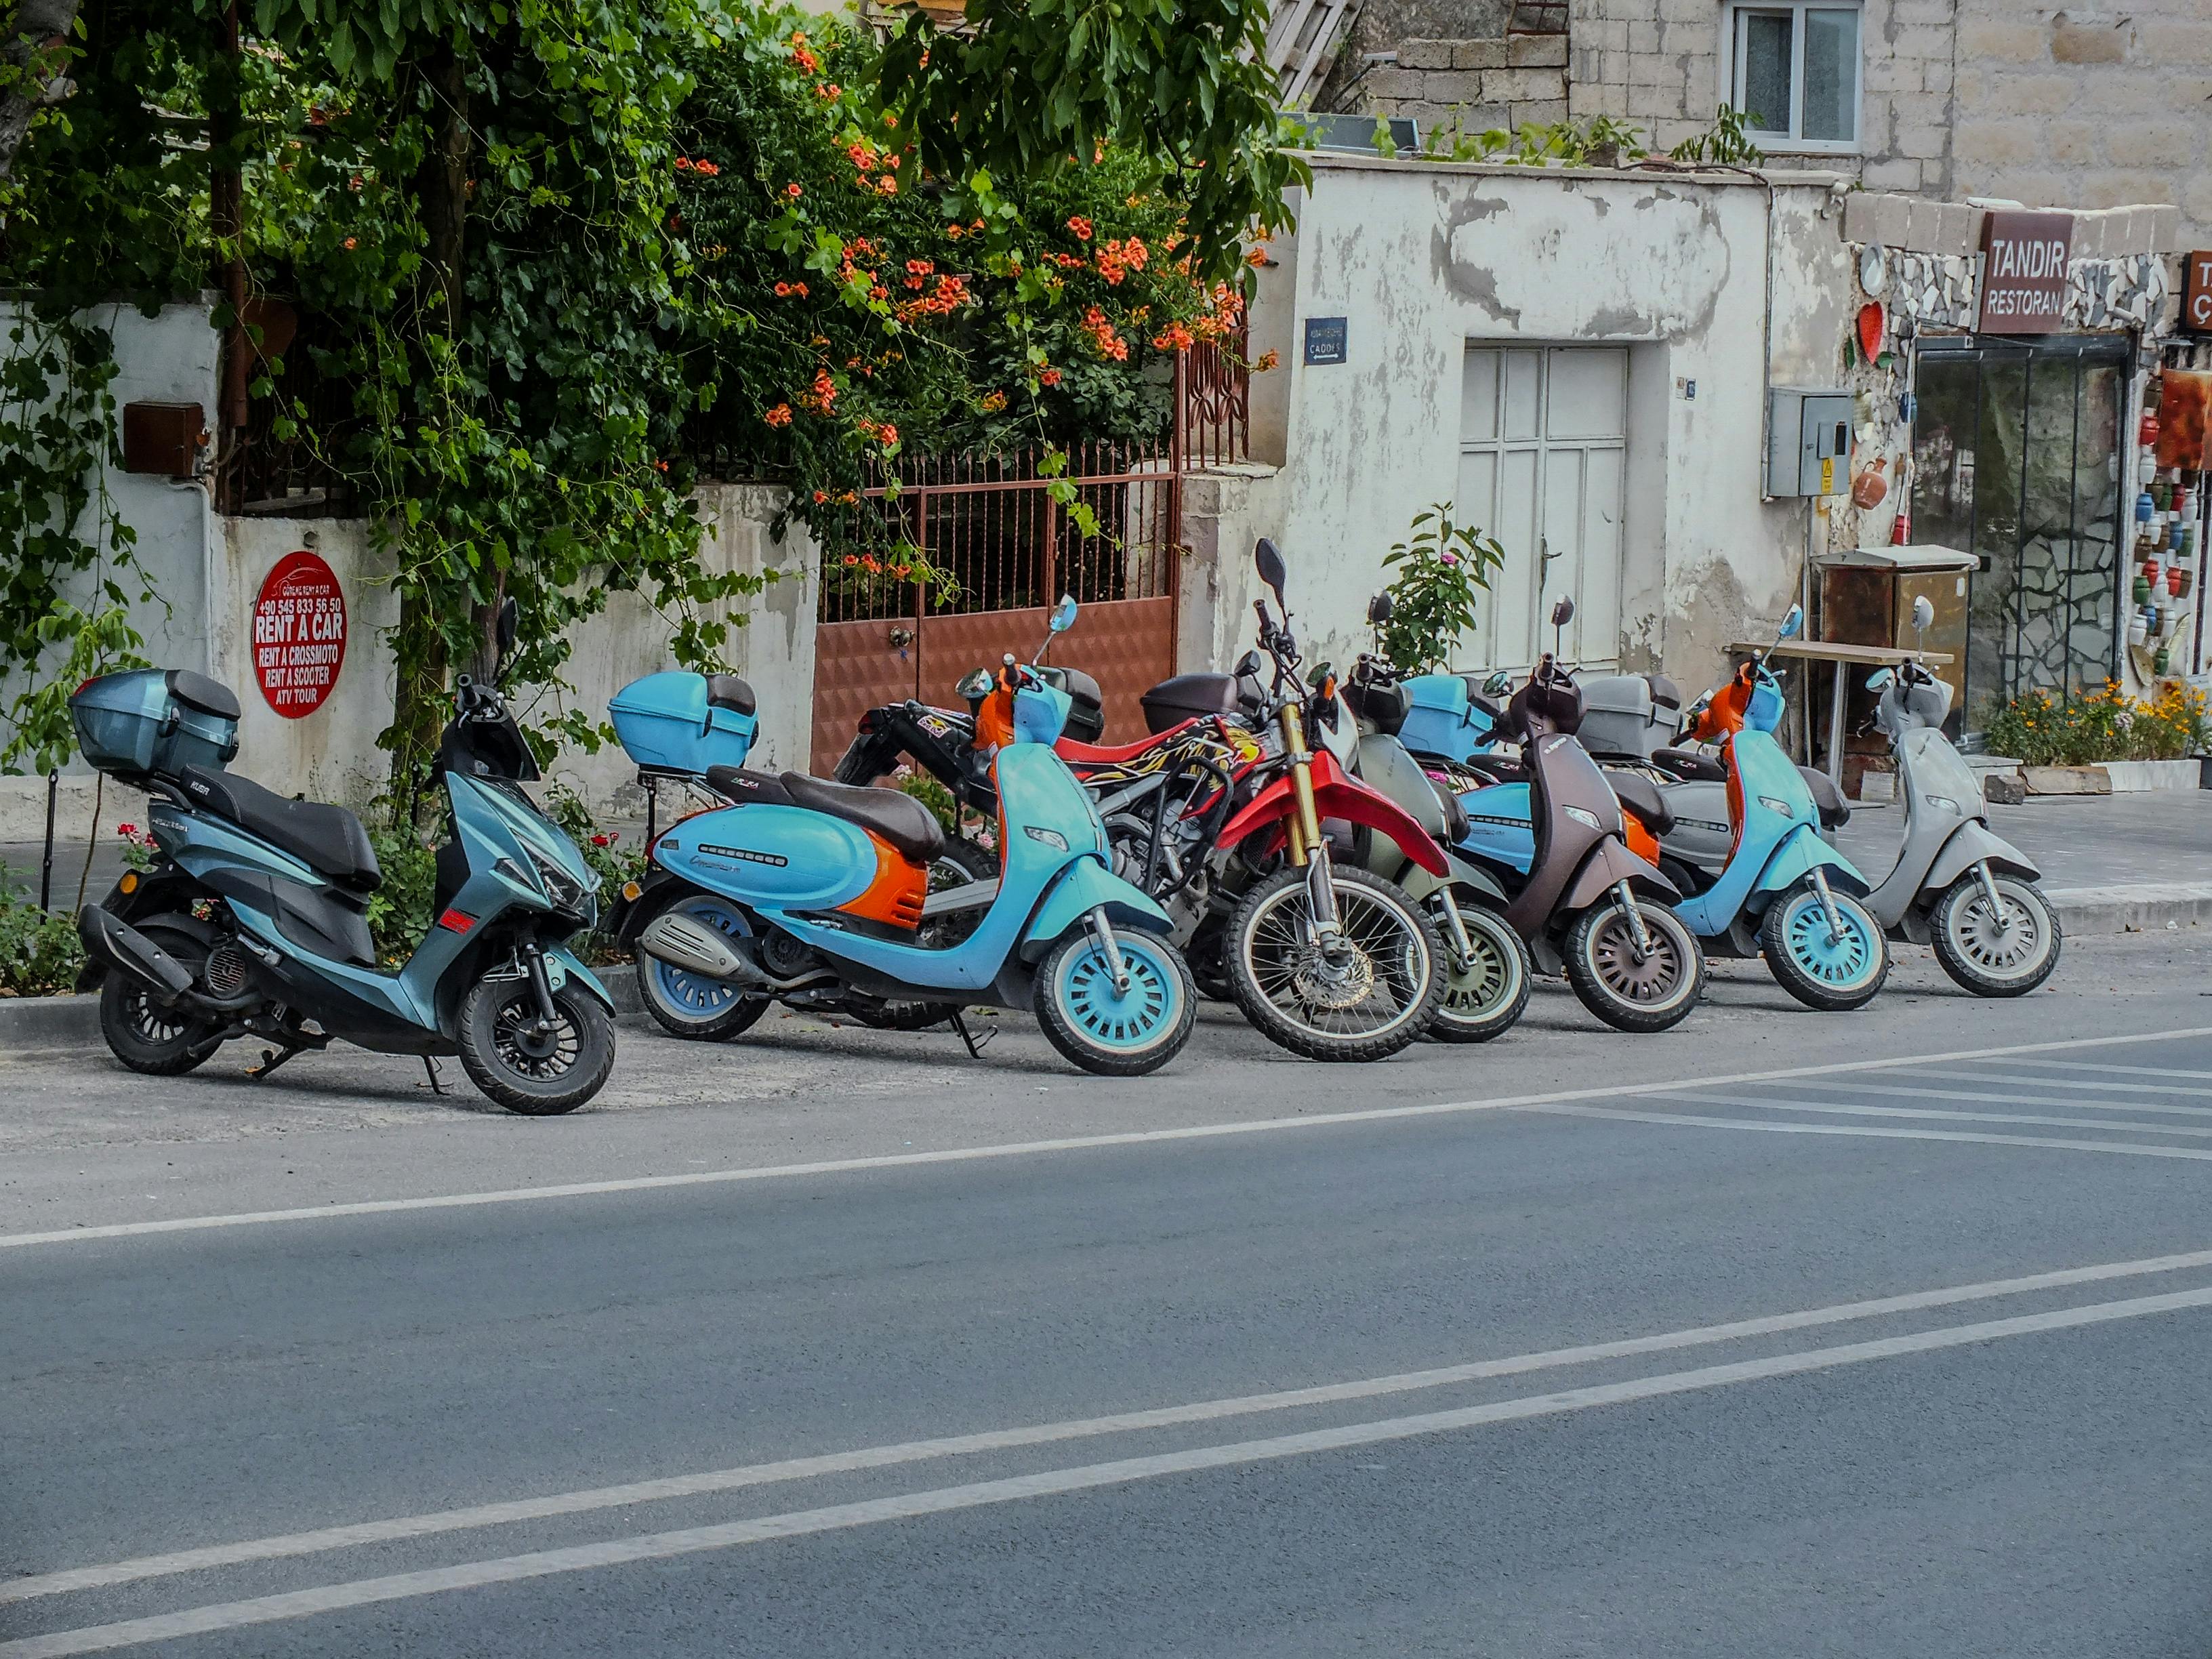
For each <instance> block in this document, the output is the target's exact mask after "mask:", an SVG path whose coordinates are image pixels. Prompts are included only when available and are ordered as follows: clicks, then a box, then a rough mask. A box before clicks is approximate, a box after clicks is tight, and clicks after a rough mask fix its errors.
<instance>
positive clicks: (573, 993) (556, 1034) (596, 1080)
mask: <svg viewBox="0 0 2212 1659" xmlns="http://www.w3.org/2000/svg"><path fill="white" fill-rule="evenodd" d="M454 1036H455V1039H456V1041H457V1042H458V1043H459V1048H460V1051H461V1069H462V1070H463V1071H465V1072H466V1073H468V1074H469V1081H470V1082H471V1083H473V1084H475V1085H477V1088H478V1089H480V1090H482V1091H483V1093H484V1094H485V1095H486V1096H487V1097H489V1099H491V1100H493V1101H495V1102H496V1103H498V1104H500V1105H501V1106H504V1107H506V1108H507V1110H508V1111H510V1112H520V1113H521V1114H522V1115H524V1116H526V1117H553V1116H556V1115H559V1114H560V1113H562V1112H573V1111H574V1110H575V1109H576V1108H578V1107H579V1106H580V1105H582V1104H583V1103H585V1102H586V1101H587V1100H589V1099H590V1098H591V1097H592V1096H593V1095H595V1094H597V1093H599V1089H600V1087H601V1085H604V1084H605V1082H606V1080H607V1073H609V1072H611V1071H612V1070H613V1069H614V1064H615V1024H614V1020H613V1019H612V1018H611V1017H610V1016H609V1014H608V1013H607V1011H606V1010H605V1008H604V1007H603V1006H600V1004H599V999H598V998H596V997H594V996H593V995H592V994H591V993H590V992H588V991H586V990H585V989H584V988H583V987H580V986H578V985H573V984H572V985H563V986H562V987H560V988H559V989H558V990H556V991H555V992H554V993H553V1024H552V1029H551V1030H541V1029H540V1026H539V1021H538V996H537V993H536V992H534V991H532V989H531V987H530V981H528V980H526V979H488V980H484V981H480V982H479V983H478V984H477V987H475V988H474V989H473V990H471V992H470V993H469V994H468V995H467V996H465V997H464V998H462V1000H461V1012H460V1018H459V1022H458V1024H457V1027H456V1030H455V1032H454Z"/></svg>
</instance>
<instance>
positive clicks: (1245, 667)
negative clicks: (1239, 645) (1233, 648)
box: [1230, 651, 1262, 680]
mask: <svg viewBox="0 0 2212 1659" xmlns="http://www.w3.org/2000/svg"><path fill="white" fill-rule="evenodd" d="M1261 666H1262V665H1261V661H1260V653H1258V652H1256V651H1247V652H1246V653H1244V654H1243V656H1241V657H1239V658H1237V666H1236V667H1234V668H1232V669H1231V670H1230V673H1231V675H1233V676H1234V677H1235V678H1237V679H1240V680H1245V679H1250V678H1252V677H1253V676H1255V675H1256V674H1257V673H1258V672H1259V671H1260V670H1261Z"/></svg>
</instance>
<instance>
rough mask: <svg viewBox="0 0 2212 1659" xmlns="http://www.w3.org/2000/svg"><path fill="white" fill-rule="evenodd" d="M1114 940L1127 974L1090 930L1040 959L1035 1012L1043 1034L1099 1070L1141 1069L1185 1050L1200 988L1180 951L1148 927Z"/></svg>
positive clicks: (1137, 1072)
mask: <svg viewBox="0 0 2212 1659" xmlns="http://www.w3.org/2000/svg"><path fill="white" fill-rule="evenodd" d="M1114 942H1115V946H1116V948H1118V949H1119V950H1120V951H1121V966H1122V969H1123V971H1124V972H1125V973H1126V974H1127V975H1128V983H1127V986H1126V987H1123V986H1121V985H1117V984H1116V983H1115V976H1114V966H1113V963H1112V962H1111V961H1110V960H1109V958H1108V957H1107V955H1106V952H1105V950H1104V949H1103V947H1102V946H1101V945H1100V944H1099V943H1098V941H1097V939H1095V938H1093V937H1092V936H1091V933H1088V932H1087V931H1086V932H1083V933H1070V934H1069V935H1068V936H1067V937H1066V939H1062V940H1060V943H1059V944H1057V945H1054V946H1053V947H1052V949H1051V950H1050V951H1048V952H1047V953H1046V956H1045V959H1044V960H1043V962H1042V963H1039V964H1038V966H1037V976H1036V1017H1037V1024H1039V1025H1040V1026H1042V1028H1043V1029H1044V1035H1045V1041H1047V1042H1049V1043H1051V1044H1052V1046H1053V1047H1054V1048H1057V1049H1059V1050H1060V1053H1061V1054H1063V1055H1065V1056H1066V1058H1067V1059H1069V1060H1073V1062H1074V1063H1075V1064H1076V1065H1078V1066H1081V1067H1082V1068H1083V1069H1084V1070H1085V1071H1086V1072H1091V1073H1097V1075H1098V1076H1100V1077H1142V1076H1144V1075H1145V1073H1147V1072H1154V1071H1158V1069H1159V1068H1160V1067H1161V1066H1164V1065H1166V1064H1167V1063H1168V1061H1170V1060H1173V1059H1174V1058H1175V1057H1176V1055H1177V1054H1181V1053H1182V1046H1183V1044H1185V1043H1186V1042H1189V1041H1190V1030H1191V1024H1192V1022H1193V1021H1194V1019H1195V1018H1197V1014H1198V993H1197V992H1196V991H1195V990H1194V989H1193V988H1192V987H1191V982H1190V969H1188V968H1187V967H1185V966H1184V965H1183V959H1182V951H1178V950H1176V948H1175V946H1174V945H1170V944H1169V943H1168V942H1167V941H1166V940H1165V939H1156V938H1154V937H1153V936H1152V935H1151V934H1149V933H1119V932H1117V933H1115V936H1114Z"/></svg>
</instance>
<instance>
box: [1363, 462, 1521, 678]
mask: <svg viewBox="0 0 2212 1659" xmlns="http://www.w3.org/2000/svg"><path fill="white" fill-rule="evenodd" d="M1451 513H1452V504H1451V503H1450V502H1449V501H1439V502H1438V503H1437V504H1436V505H1435V506H1434V507H1430V508H1429V509H1428V510H1427V511H1426V512H1424V513H1419V514H1417V515H1415V517H1414V520H1413V533H1412V535H1411V536H1410V537H1408V538H1407V539H1406V540H1404V541H1402V542H1400V543H1399V544H1397V545H1396V546H1395V547H1394V548H1392V549H1391V550H1389V552H1388V553H1386V554H1384V555H1383V565H1384V567H1385V568H1389V567H1391V566H1394V565H1395V567H1396V568H1397V574H1396V575H1395V576H1394V577H1392V578H1391V580H1390V590H1389V591H1390V620H1389V622H1387V623H1383V655H1384V656H1386V657H1388V658H1389V659H1390V665H1391V666H1392V667H1393V668H1395V669H1396V670H1397V671H1399V672H1400V673H1401V674H1419V673H1423V672H1425V671H1427V670H1429V669H1431V668H1440V667H1443V666H1444V665H1447V664H1448V663H1449V661H1450V659H1451V654H1452V652H1453V650H1454V649H1455V647H1457V646H1458V644H1459V642H1460V640H1461V637H1462V635H1468V634H1471V633H1473V632H1474V625H1475V616H1476V612H1475V596H1476V595H1477V594H1478V593H1486V592H1489V590H1490V573H1491V572H1492V571H1493V570H1495V569H1497V568H1498V567H1499V566H1500V565H1502V564H1504V562H1505V550H1504V548H1503V547H1501V546H1500V545H1499V544H1498V542H1497V541H1496V540H1495V539H1493V538H1491V537H1488V536H1486V535H1484V534H1483V533H1482V532H1480V530H1477V529H1476V528H1474V526H1472V525H1463V524H1455V523H1454V522H1453V521H1452V516H1451Z"/></svg>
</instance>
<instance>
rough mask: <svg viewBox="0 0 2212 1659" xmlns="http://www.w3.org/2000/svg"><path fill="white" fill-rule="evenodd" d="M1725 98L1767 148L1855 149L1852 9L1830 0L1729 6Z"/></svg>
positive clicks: (1855, 20)
mask: <svg viewBox="0 0 2212 1659" xmlns="http://www.w3.org/2000/svg"><path fill="white" fill-rule="evenodd" d="M1723 21H1724V26H1725V31H1726V33H1725V39H1726V41H1727V63H1728V69H1729V103H1730V104H1731V105H1733V106H1735V108H1736V109H1738V110H1741V112H1743V117H1744V123H1743V124H1744V128H1745V131H1747V132H1748V133H1750V134H1751V135H1752V136H1753V138H1755V139H1756V140H1757V142H1758V143H1759V144H1761V145H1762V146H1764V147H1765V148H1766V149H1790V150H1811V151H1820V150H1855V149H1857V148H1858V143H1859V21H1860V17H1859V8H1858V6H1857V5H1856V4H1849V5H1844V4H1838V3H1837V0H1761V3H1758V4H1741V5H1731V6H1729V9H1728V12H1727V15H1726V17H1725V18H1724V20H1723Z"/></svg>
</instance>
